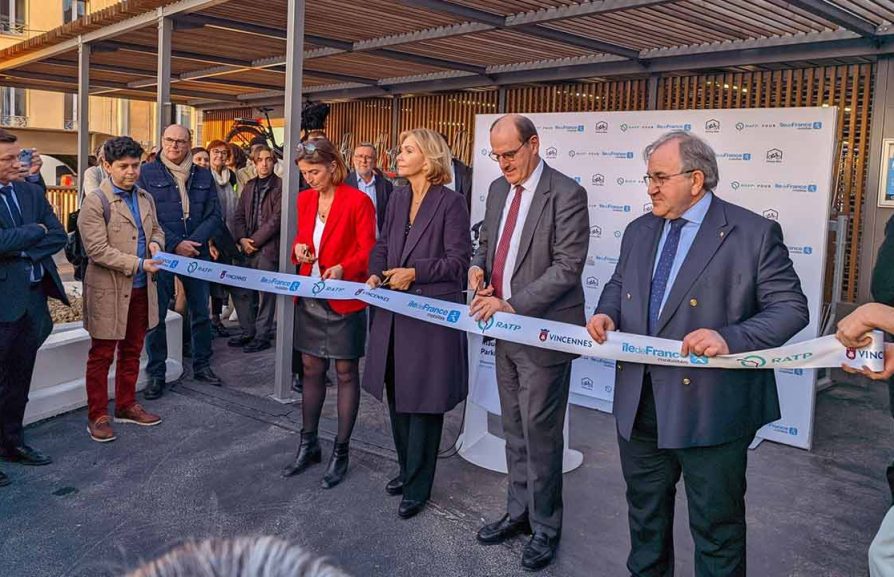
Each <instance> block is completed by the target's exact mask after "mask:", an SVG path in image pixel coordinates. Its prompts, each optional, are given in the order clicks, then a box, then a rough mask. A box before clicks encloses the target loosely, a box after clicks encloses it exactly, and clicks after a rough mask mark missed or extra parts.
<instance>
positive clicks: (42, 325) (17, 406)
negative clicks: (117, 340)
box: [0, 129, 68, 486]
mask: <svg viewBox="0 0 894 577" xmlns="http://www.w3.org/2000/svg"><path fill="white" fill-rule="evenodd" d="M16 140H17V139H16V136H15V135H13V134H11V133H9V132H6V131H5V130H2V129H0V294H2V295H3V306H2V307H0V459H3V460H4V461H10V462H17V463H21V464H23V465H47V464H49V463H50V462H52V459H50V458H49V457H48V456H46V455H43V454H42V453H40V452H39V451H37V450H35V449H33V448H31V447H29V446H28V445H26V444H25V439H24V436H23V431H22V421H23V420H24V418H25V406H26V405H27V403H28V389H29V388H30V387H31V375H32V373H33V372H34V361H35V359H36V358H37V350H38V349H39V348H40V346H41V345H42V344H43V342H44V341H45V340H46V338H47V337H48V336H49V334H50V332H51V331H52V330H53V321H52V320H51V319H50V311H49V309H48V307H47V297H48V296H50V297H53V298H56V299H59V300H60V301H62V302H64V303H65V304H68V300H67V299H66V298H65V290H64V289H63V287H62V282H61V281H60V280H59V274H58V273H57V272H56V265H55V263H54V262H53V255H54V254H56V253H57V252H59V251H60V250H62V248H63V247H64V246H65V241H66V235H65V231H64V230H63V228H62V224H60V222H59V220H58V219H57V218H56V215H55V214H54V213H53V207H51V206H50V204H49V203H48V202H47V199H46V196H45V195H44V193H43V190H42V189H41V188H40V187H39V186H38V185H36V184H31V183H29V182H25V180H24V178H25V175H26V174H27V171H25V170H22V166H21V163H20V162H19V160H18V155H19V147H18V146H17V145H16ZM7 484H9V479H8V478H7V477H6V476H5V475H4V474H3V473H0V486H2V485H7Z"/></svg>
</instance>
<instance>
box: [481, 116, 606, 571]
mask: <svg viewBox="0 0 894 577" xmlns="http://www.w3.org/2000/svg"><path fill="white" fill-rule="evenodd" d="M490 145H491V149H492V150H491V154H490V156H491V158H492V159H494V160H496V161H498V162H499V163H500V170H501V171H502V172H503V177H502V178H499V179H497V180H495V181H494V182H493V183H491V185H490V191H489V193H488V197H487V208H486V211H485V216H484V224H483V225H482V227H481V233H480V239H479V246H478V250H477V252H476V253H475V256H474V258H473V259H472V267H471V269H470V270H469V288H470V289H471V290H473V291H475V293H476V295H475V298H474V299H473V300H472V305H471V314H472V315H474V316H475V318H476V319H478V320H479V321H483V320H487V319H489V318H490V317H491V316H492V315H493V314H494V313H495V312H498V311H504V312H515V313H518V314H521V315H526V316H530V317H539V318H543V319H549V320H554V321H560V322H565V323H570V324H576V325H583V324H584V322H585V319H586V317H585V312H584V293H583V288H582V287H581V279H580V277H581V272H582V271H583V267H584V262H585V260H586V257H587V249H588V247H589V236H588V235H589V230H590V220H589V215H588V213H587V193H586V191H585V190H584V189H583V188H582V187H581V186H580V185H578V184H577V183H576V182H574V181H573V180H572V179H570V178H568V177H567V176H565V175H563V174H561V173H559V172H558V171H556V170H553V169H552V168H550V167H549V166H547V165H546V163H544V162H543V161H542V160H541V159H540V156H539V147H540V140H539V137H538V135H537V129H536V127H535V126H534V123H533V122H531V120H530V119H528V118H526V117H524V116H520V115H517V114H510V115H506V116H503V117H502V118H500V119H499V120H497V121H496V122H495V123H494V124H493V126H491V129H490ZM488 279H489V281H490V282H489V283H488V282H487V280H488ZM556 336H560V335H556ZM574 358H575V357H574V355H570V354H566V353H561V352H557V351H552V350H548V349H541V348H537V347H529V346H523V345H519V344H515V343H511V342H506V341H499V340H498V341H497V343H496V369H497V386H498V389H499V394H500V407H501V410H502V413H503V415H502V416H503V433H504V435H505V438H506V462H507V465H508V467H509V495H508V502H507V512H506V514H505V515H504V516H503V518H502V519H500V520H499V521H496V522H494V523H491V524H489V525H486V526H484V527H483V528H482V529H481V530H480V531H479V532H478V541H479V542H481V543H482V544H486V545H490V544H496V543H502V542H503V541H505V540H507V539H509V538H511V537H513V536H515V535H519V534H522V533H530V532H533V537H532V538H531V540H530V541H529V542H528V544H527V546H526V547H525V550H524V554H523V555H522V566H523V567H524V568H525V569H528V570H537V569H541V568H543V567H546V566H547V565H549V563H551V562H552V560H553V558H554V557H555V552H556V548H557V546H558V544H559V538H560V536H561V533H562V455H563V452H564V439H563V437H562V429H563V427H564V424H565V406H566V404H567V403H568V390H569V385H570V377H571V361H572V360H573V359H574Z"/></svg>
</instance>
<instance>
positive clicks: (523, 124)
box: [490, 114, 537, 143]
mask: <svg viewBox="0 0 894 577" xmlns="http://www.w3.org/2000/svg"><path fill="white" fill-rule="evenodd" d="M504 118H508V119H510V120H511V121H512V124H513V125H514V126H515V129H516V130H517V131H518V137H519V139H521V141H522V143H525V142H527V141H529V140H531V138H533V137H535V136H537V127H536V126H534V123H533V122H532V121H531V119H530V118H528V117H527V116H522V115H521V114H504V115H503V116H501V117H500V118H498V119H496V120H494V123H493V124H491V125H490V131H491V132H493V131H494V128H495V127H496V126H497V124H499V123H500V122H501V121H502V120H503V119H504Z"/></svg>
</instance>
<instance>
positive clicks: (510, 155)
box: [488, 138, 531, 162]
mask: <svg viewBox="0 0 894 577" xmlns="http://www.w3.org/2000/svg"><path fill="white" fill-rule="evenodd" d="M530 141H531V139H530V138H529V139H528V140H526V141H524V142H522V143H521V144H520V145H519V147H518V148H516V149H515V150H510V151H509V152H502V153H501V152H494V151H493V150H491V151H490V153H488V156H489V157H490V159H491V160H493V161H494V162H500V159H503V160H510V161H511V160H514V159H515V155H516V154H518V151H520V150H521V149H522V148H524V147H525V145H526V144H527V143H528V142H530Z"/></svg>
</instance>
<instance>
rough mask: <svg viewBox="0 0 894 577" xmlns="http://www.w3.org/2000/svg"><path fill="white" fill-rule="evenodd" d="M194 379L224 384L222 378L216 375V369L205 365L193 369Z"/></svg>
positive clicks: (218, 384) (213, 383) (210, 383)
mask: <svg viewBox="0 0 894 577" xmlns="http://www.w3.org/2000/svg"><path fill="white" fill-rule="evenodd" d="M192 379H193V380H194V381H201V382H203V383H208V384H209V385H216V386H218V387H219V386H221V385H222V384H223V383H222V382H221V380H220V377H218V376H217V375H215V374H214V371H212V370H211V367H203V368H201V369H196V370H193V372H192Z"/></svg>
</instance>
